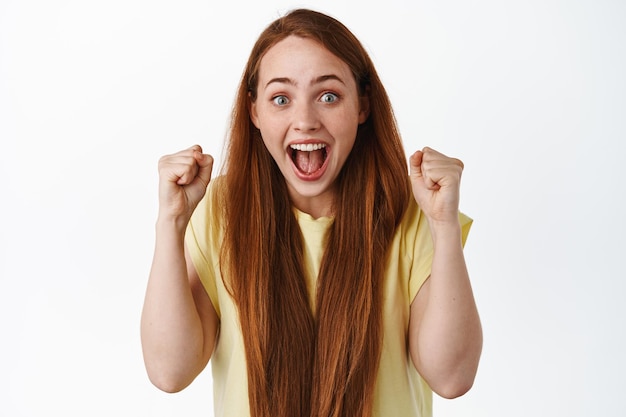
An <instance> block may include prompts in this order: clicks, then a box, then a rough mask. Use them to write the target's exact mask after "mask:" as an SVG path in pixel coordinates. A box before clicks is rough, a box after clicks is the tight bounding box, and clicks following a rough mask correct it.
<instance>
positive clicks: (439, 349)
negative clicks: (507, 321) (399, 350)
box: [409, 148, 482, 398]
mask: <svg viewBox="0 0 626 417" xmlns="http://www.w3.org/2000/svg"><path fill="white" fill-rule="evenodd" d="M410 167H411V183H412V187H413V194H414V197H415V199H416V201H417V202H418V204H419V205H420V207H421V209H422V211H423V213H424V214H425V215H426V217H427V219H428V223H429V226H430V230H431V235H432V238H433V245H434V258H433V264H432V271H431V275H430V278H429V279H428V280H427V281H426V282H425V283H424V285H423V286H422V288H421V289H420V291H419V292H418V294H417V296H416V297H415V299H414V300H413V303H412V304H411V318H410V328H409V350H410V354H411V358H412V359H413V363H414V364H415V367H416V368H417V370H418V372H419V373H420V375H422V377H423V378H424V379H425V380H426V382H428V384H429V385H430V387H431V388H432V389H433V391H434V392H436V393H437V394H439V395H440V396H442V397H445V398H454V397H458V396H460V395H463V394H465V393H466V392H467V391H468V390H469V389H470V388H471V386H472V384H473V382H474V378H475V376H476V371H477V368H478V362H479V359H480V354H481V350H482V330H481V324H480V319H479V316H478V311H477V309H476V304H475V302H474V296H473V292H472V288H471V285H470V280H469V275H468V272H467V268H466V265H465V258H464V255H463V247H462V239H461V226H460V224H459V213H458V208H459V189H460V181H461V173H462V171H463V163H462V162H461V161H459V160H458V159H454V158H449V157H447V156H445V155H443V154H441V153H439V152H436V151H434V150H433V149H430V148H424V149H423V150H422V151H417V152H416V153H414V154H413V155H412V156H411V158H410Z"/></svg>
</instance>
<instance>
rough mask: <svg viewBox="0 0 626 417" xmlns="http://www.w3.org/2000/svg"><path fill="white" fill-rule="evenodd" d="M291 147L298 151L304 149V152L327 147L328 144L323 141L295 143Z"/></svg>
mask: <svg viewBox="0 0 626 417" xmlns="http://www.w3.org/2000/svg"><path fill="white" fill-rule="evenodd" d="M289 146H290V147H291V149H295V150H296V151H304V152H312V151H317V150H318V149H322V148H325V147H326V145H325V144H323V143H307V144H300V143H298V144H295V145H289Z"/></svg>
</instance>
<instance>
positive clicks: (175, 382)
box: [148, 370, 191, 394]
mask: <svg viewBox="0 0 626 417" xmlns="http://www.w3.org/2000/svg"><path fill="white" fill-rule="evenodd" d="M148 378H149V379H150V382H151V383H152V385H154V386H155V387H157V388H158V389H160V390H161V391H163V392H166V393H168V394H175V393H177V392H180V391H182V390H184V389H185V388H187V387H188V386H189V384H190V383H191V381H186V380H184V379H182V378H180V377H179V376H176V375H173V374H168V373H165V372H156V371H152V372H151V371H150V370H148Z"/></svg>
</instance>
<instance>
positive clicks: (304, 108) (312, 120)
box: [293, 102, 321, 132]
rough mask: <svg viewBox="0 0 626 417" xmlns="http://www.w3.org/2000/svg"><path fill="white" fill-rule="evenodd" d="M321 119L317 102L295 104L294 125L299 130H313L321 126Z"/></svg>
mask: <svg viewBox="0 0 626 417" xmlns="http://www.w3.org/2000/svg"><path fill="white" fill-rule="evenodd" d="M320 126H321V121H320V118H319V114H318V112H317V109H316V108H315V104H313V103H309V102H302V103H298V104H297V105H296V106H294V113H293V127H294V129H295V130H297V131H299V132H313V131H316V130H318V129H319V128H320Z"/></svg>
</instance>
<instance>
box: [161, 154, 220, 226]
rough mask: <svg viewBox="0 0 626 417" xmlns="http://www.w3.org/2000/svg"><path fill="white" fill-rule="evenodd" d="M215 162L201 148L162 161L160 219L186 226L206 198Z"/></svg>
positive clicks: (162, 158)
mask: <svg viewBox="0 0 626 417" xmlns="http://www.w3.org/2000/svg"><path fill="white" fill-rule="evenodd" d="M212 169H213V158H212V157H211V155H207V154H203V153H202V148H201V147H200V146H199V145H194V146H192V147H191V148H189V149H185V150H183V151H180V152H177V153H175V154H172V155H165V156H163V157H161V159H160V160H159V217H160V218H170V219H174V220H182V221H183V222H184V223H185V224H186V223H187V222H188V221H189V218H191V214H192V213H193V211H194V209H195V208H196V206H197V205H198V203H199V202H200V200H201V199H202V197H204V194H205V193H206V188H207V186H208V185H209V181H210V180H211V170H212Z"/></svg>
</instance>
